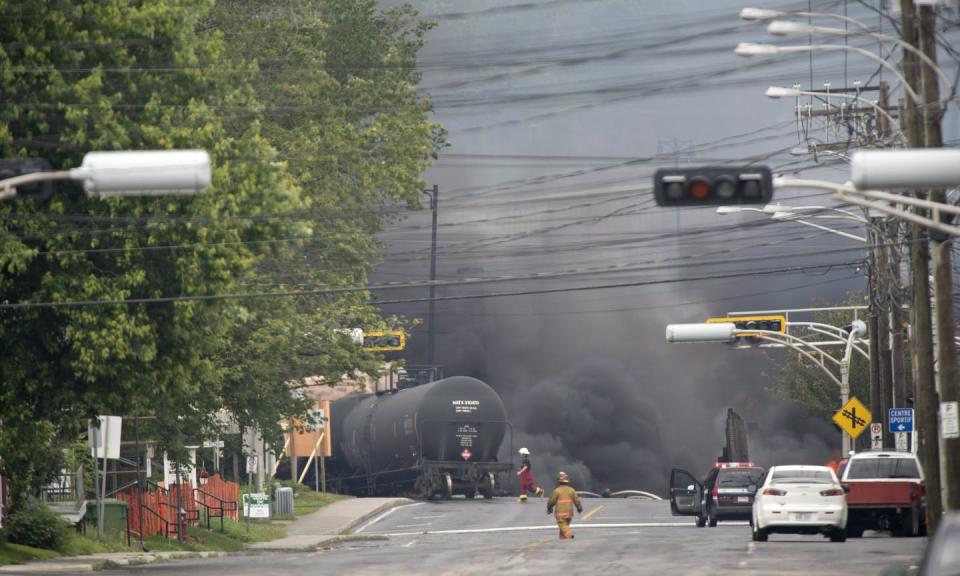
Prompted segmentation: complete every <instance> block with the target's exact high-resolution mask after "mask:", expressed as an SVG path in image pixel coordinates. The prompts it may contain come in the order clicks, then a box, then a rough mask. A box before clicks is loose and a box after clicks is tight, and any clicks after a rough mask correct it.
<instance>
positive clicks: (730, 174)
mask: <svg viewBox="0 0 960 576" xmlns="http://www.w3.org/2000/svg"><path fill="white" fill-rule="evenodd" d="M653 193H654V196H655V197H656V200H657V205H659V206H715V205H718V204H767V203H769V202H770V200H771V199H773V177H772V176H771V174H770V169H769V168H767V167H766V166H746V167H741V168H736V167H730V166H699V167H695V168H660V169H659V170H657V171H656V172H655V173H654V174H653Z"/></svg>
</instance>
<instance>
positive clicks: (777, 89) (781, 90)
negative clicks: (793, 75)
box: [766, 86, 906, 144]
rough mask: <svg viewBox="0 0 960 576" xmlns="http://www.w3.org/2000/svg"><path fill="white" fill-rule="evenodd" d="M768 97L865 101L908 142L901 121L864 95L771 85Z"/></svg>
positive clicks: (902, 141) (902, 139)
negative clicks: (815, 97) (831, 98)
mask: <svg viewBox="0 0 960 576" xmlns="http://www.w3.org/2000/svg"><path fill="white" fill-rule="evenodd" d="M766 94H767V97H768V98H795V97H799V96H819V97H830V96H836V97H838V98H846V99H848V100H856V101H858V102H863V103H864V104H867V105H869V106H870V107H871V108H873V109H874V110H876V111H877V113H878V114H880V115H881V116H883V117H884V118H885V119H886V120H887V122H889V123H890V126H892V127H895V128H896V132H897V136H899V138H900V141H901V143H903V144H906V139H905V138H904V137H903V131H901V130H900V123H899V122H897V121H896V120H895V119H894V117H893V116H891V115H890V113H889V112H887V111H886V110H884V109H883V107H882V106H880V105H879V104H877V103H876V102H873V101H872V100H869V99H867V98H864V97H862V96H857V95H855V94H844V93H829V94H828V93H827V92H812V91H809V90H800V89H799V88H785V87H783V86H771V87H769V88H767V92H766Z"/></svg>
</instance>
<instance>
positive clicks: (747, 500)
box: [670, 462, 765, 528]
mask: <svg viewBox="0 0 960 576" xmlns="http://www.w3.org/2000/svg"><path fill="white" fill-rule="evenodd" d="M764 473H765V470H764V469H763V468H761V467H759V466H754V465H753V463H752V462H717V464H716V465H715V466H714V467H713V468H712V469H710V471H709V472H707V476H706V478H704V480H703V482H702V483H701V482H699V481H698V480H697V479H696V478H694V476H693V475H692V474H690V473H689V472H687V471H686V470H681V469H679V468H674V469H673V470H672V471H671V472H670V511H671V513H672V514H673V515H674V516H696V517H697V526H699V527H701V528H702V527H703V526H710V527H714V526H716V525H717V522H720V521H721V520H747V521H749V520H751V516H752V511H753V499H754V496H755V494H756V493H757V487H758V486H759V485H760V484H761V483H762V482H763V476H764Z"/></svg>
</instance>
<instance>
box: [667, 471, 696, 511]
mask: <svg viewBox="0 0 960 576" xmlns="http://www.w3.org/2000/svg"><path fill="white" fill-rule="evenodd" d="M702 495H703V486H702V485H701V484H700V482H698V481H697V479H696V478H694V477H693V474H691V473H689V472H687V471H686V470H681V469H679V468H674V469H673V470H671V471H670V512H671V513H672V514H673V515H674V516H698V515H699V514H700V500H701V496H702Z"/></svg>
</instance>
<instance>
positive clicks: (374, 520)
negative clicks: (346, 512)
mask: <svg viewBox="0 0 960 576" xmlns="http://www.w3.org/2000/svg"><path fill="white" fill-rule="evenodd" d="M421 504H423V502H414V503H413V504H404V505H403V506H394V507H393V508H391V509H389V510H387V511H386V512H384V513H383V514H381V515H379V516H377V517H376V518H374V519H373V520H371V521H369V522H367V523H366V524H364V525H363V526H361V527H359V528H357V531H356V532H354V534H359V533H361V532H363V531H364V530H366V529H367V528H369V527H370V526H373V525H374V524H376V523H377V522H379V521H381V520H383V519H384V518H386V517H387V516H389V515H391V514H393V513H394V512H395V511H397V510H399V509H400V508H407V507H408V506H419V505H421Z"/></svg>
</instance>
